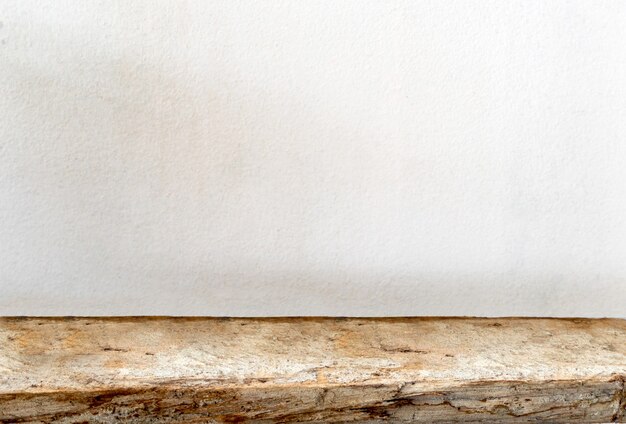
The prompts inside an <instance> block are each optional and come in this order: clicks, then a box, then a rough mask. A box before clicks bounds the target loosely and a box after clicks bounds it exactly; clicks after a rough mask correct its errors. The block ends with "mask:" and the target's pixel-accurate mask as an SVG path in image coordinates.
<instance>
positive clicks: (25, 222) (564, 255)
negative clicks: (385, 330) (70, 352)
mask: <svg viewBox="0 0 626 424" xmlns="http://www.w3.org/2000/svg"><path fill="white" fill-rule="evenodd" d="M0 21H1V22H2V26H1V28H0V290H1V291H0V314H40V315H41V314H74V315H76V314H176V315H190V314H196V315H263V314H269V315H283V314H296V315H307V314H317V315H319V314H335V315H384V314H386V315H429V314H430V315H519V314H525V315H586V316H605V315H606V316H626V303H625V301H624V299H626V44H625V43H626V25H625V24H624V23H625V22H626V3H625V2H610V1H549V2H543V1H541V2H527V1H520V2H518V1H500V0H498V1H485V0H480V1H463V2H456V1H445V2H441V1H420V2H416V1H380V0H372V1H362V0H359V1H342V2H336V1H330V0H327V1H326V0H324V1H276V0H271V1H269V0H268V1H245V2H236V1H232V0H228V1H203V0H191V1H186V2H183V1H155V0H149V1H102V2H100V1H79V0H76V1H59V0H55V1H24V0H19V1H12V0H8V1H3V2H1V3H0Z"/></svg>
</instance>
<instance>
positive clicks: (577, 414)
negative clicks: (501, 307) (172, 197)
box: [0, 318, 626, 423]
mask: <svg viewBox="0 0 626 424" xmlns="http://www.w3.org/2000/svg"><path fill="white" fill-rule="evenodd" d="M625 379H626V321H624V320H618V319H600V320H592V319H528V318H503V319H479V318H385V319H374V318H372V319H367V318H365V319H362V318H268V319H240V318H0V422H2V423H26V422H28V423H92V422H93V423H114V422H115V423H117V422H120V423H233V422H259V423H263V422H268V423H275V422H349V421H354V422H369V423H378V422H392V423H408V422H425V423H426V422H428V423H433V422H493V423H496V422H497V423H509V422H515V423H517V422H551V423H560V422H563V423H565V422H568V423H571V422H625V420H626V418H625V417H626V393H625V389H624V381H625Z"/></svg>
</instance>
